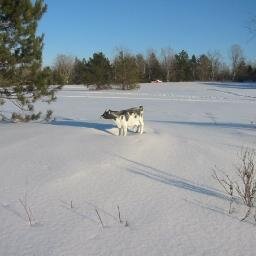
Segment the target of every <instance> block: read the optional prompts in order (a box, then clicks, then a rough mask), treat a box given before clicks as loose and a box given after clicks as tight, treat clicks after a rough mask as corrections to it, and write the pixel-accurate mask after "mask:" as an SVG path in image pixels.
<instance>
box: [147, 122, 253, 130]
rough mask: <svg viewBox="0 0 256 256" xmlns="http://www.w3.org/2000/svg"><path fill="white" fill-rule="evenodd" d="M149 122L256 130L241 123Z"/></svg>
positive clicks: (250, 125) (251, 125)
mask: <svg viewBox="0 0 256 256" xmlns="http://www.w3.org/2000/svg"><path fill="white" fill-rule="evenodd" d="M150 121H151V122H157V123H167V124H168V123H169V124H180V125H191V126H202V127H204V126H205V127H219V128H238V129H247V130H254V131H255V130H256V129H255V128H256V126H255V125H254V124H250V123H248V124H242V123H224V122H195V121H171V120H150Z"/></svg>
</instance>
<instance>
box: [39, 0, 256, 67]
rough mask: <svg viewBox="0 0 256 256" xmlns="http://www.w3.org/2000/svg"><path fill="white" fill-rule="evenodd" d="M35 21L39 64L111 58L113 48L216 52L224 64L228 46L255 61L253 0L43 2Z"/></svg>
mask: <svg viewBox="0 0 256 256" xmlns="http://www.w3.org/2000/svg"><path fill="white" fill-rule="evenodd" d="M45 2H46V3H47V5H48V11H47V13H46V14H45V15H44V16H43V18H42V20H41V21H40V23H39V27H38V32H39V33H44V34H45V39H44V51H43V62H44V65H52V64H53V62H54V59H55V57H56V56H57V54H68V55H73V56H76V57H79V58H83V57H85V58H88V57H90V56H91V55H92V54H93V53H94V52H98V51H102V52H104V53H105V54H106V55H107V56H108V57H109V58H111V57H112V56H113V55H114V53H115V49H116V48H117V47H119V48H120V47H122V48H125V49H128V50H129V51H131V52H132V53H135V54H136V53H139V52H140V53H143V54H146V52H147V50H148V49H152V48H153V49H156V50H158V52H160V49H161V48H166V47H171V48H172V49H174V50H175V51H176V52H179V51H181V50H182V49H185V50H187V51H188V53H189V54H190V55H191V54H193V53H194V54H196V55H199V54H202V53H207V51H214V50H218V51H220V53H221V54H222V55H223V57H224V60H225V61H226V62H228V51H229V49H230V46H231V45H232V44H240V45H241V47H242V48H243V50H244V54H245V56H246V57H247V58H248V59H250V60H253V61H255V60H256V38H255V39H254V40H249V39H250V34H249V32H248V30H247V28H246V26H247V24H248V22H249V20H250V17H252V16H253V15H256V0H73V1H70V0H62V1H57V0H45Z"/></svg>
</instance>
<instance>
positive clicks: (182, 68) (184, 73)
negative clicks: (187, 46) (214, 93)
mask: <svg viewBox="0 0 256 256" xmlns="http://www.w3.org/2000/svg"><path fill="white" fill-rule="evenodd" d="M175 64H176V80H177V81H190V80H191V77H192V75H191V66H190V61H189V57H188V54H187V52H186V51H184V50H182V51H181V52H180V53H179V54H176V55H175Z"/></svg>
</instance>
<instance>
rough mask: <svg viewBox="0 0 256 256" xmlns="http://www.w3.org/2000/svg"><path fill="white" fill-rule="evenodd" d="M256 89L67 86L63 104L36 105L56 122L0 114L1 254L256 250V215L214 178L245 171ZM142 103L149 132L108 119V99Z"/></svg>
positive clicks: (112, 103)
mask: <svg viewBox="0 0 256 256" xmlns="http://www.w3.org/2000/svg"><path fill="white" fill-rule="evenodd" d="M255 89H256V85H255V84H239V83H162V84H161V85H160V84H157V85H155V84H152V83H150V84H142V85H141V88H140V89H139V90H134V91H117V90H113V91H89V90H87V89H86V88H84V87H83V86H66V87H64V89H63V90H62V91H60V92H59V93H58V95H57V96H58V100H57V102H55V103H53V104H52V105H49V106H47V107H45V106H43V105H41V104H38V105H37V108H38V109H49V108H50V109H52V110H54V117H55V119H54V120H53V121H52V122H50V123H44V122H32V123H26V124H23V123H16V124H13V123H6V122H2V123H0V145H1V147H0V162H1V168H0V177H1V179H0V227H1V229H0V255H5V256H7V255H56V256H57V255H104V256H105V255H117V256H120V255H133V256H134V255H138V256H141V255H175V256H177V255H207V256H211V255H212V256H216V255H225V256H229V255H230V256H231V255H232V256H235V255H237V256H238V255H247V256H250V255H255V250H256V243H255V237H256V227H255V224H254V222H253V219H248V220H247V221H245V222H241V221H240V218H241V217H242V216H243V214H244V211H245V209H244V208H243V206H242V205H237V206H236V210H235V212H234V213H233V214H232V215H229V214H228V201H227V198H226V196H225V194H224V193H223V192H222V191H221V188H220V187H219V185H218V183H216V181H215V180H214V179H213V178H212V168H213V167H214V166H215V165H216V166H218V167H219V168H222V169H223V170H225V172H227V173H228V174H230V175H231V177H236V174H235V168H234V165H235V164H237V163H238V153H239V152H240V150H241V147H255V135H256V127H255V122H256V112H255V107H256V90H255ZM138 105H143V106H144V109H145V111H144V119H145V133H144V134H143V135H138V134H135V133H132V132H130V133H128V136H126V137H119V136H115V135H116V134H117V129H116V127H115V126H114V125H113V124H112V123H111V122H109V121H107V120H103V119H100V115H101V114H102V113H103V112H104V111H105V109H108V108H110V109H113V110H115V109H124V108H128V107H133V106H138ZM10 108H11V106H10V105H6V106H5V111H6V113H8V111H10ZM25 195H26V198H27V204H28V206H29V207H30V208H31V211H32V214H33V217H34V220H33V223H32V226H30V225H29V223H28V220H27V218H26V214H25V211H24V209H23V208H22V205H21V204H20V203H19V199H24V196H25ZM71 201H72V208H71ZM117 206H119V208H120V213H121V219H122V221H123V223H119V218H118V210H117ZM95 209H97V210H98V212H99V214H100V217H101V219H102V221H103V224H104V228H102V226H101V224H100V221H99V218H98V217H97V214H96V211H95ZM126 221H127V223H128V226H126V225H125V222H126Z"/></svg>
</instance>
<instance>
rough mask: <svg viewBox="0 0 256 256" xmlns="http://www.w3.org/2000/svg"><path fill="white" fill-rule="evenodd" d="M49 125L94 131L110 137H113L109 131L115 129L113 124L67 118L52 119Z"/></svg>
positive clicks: (112, 133)
mask: <svg viewBox="0 0 256 256" xmlns="http://www.w3.org/2000/svg"><path fill="white" fill-rule="evenodd" d="M50 124H51V125H60V126H72V127H82V128H89V129H95V130H99V131H103V132H105V133H108V134H111V135H114V132H112V131H111V130H112V129H113V128H116V126H114V125H113V124H104V123H96V122H88V121H81V120H74V119H68V118H62V119H54V120H52V121H51V122H50Z"/></svg>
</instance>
